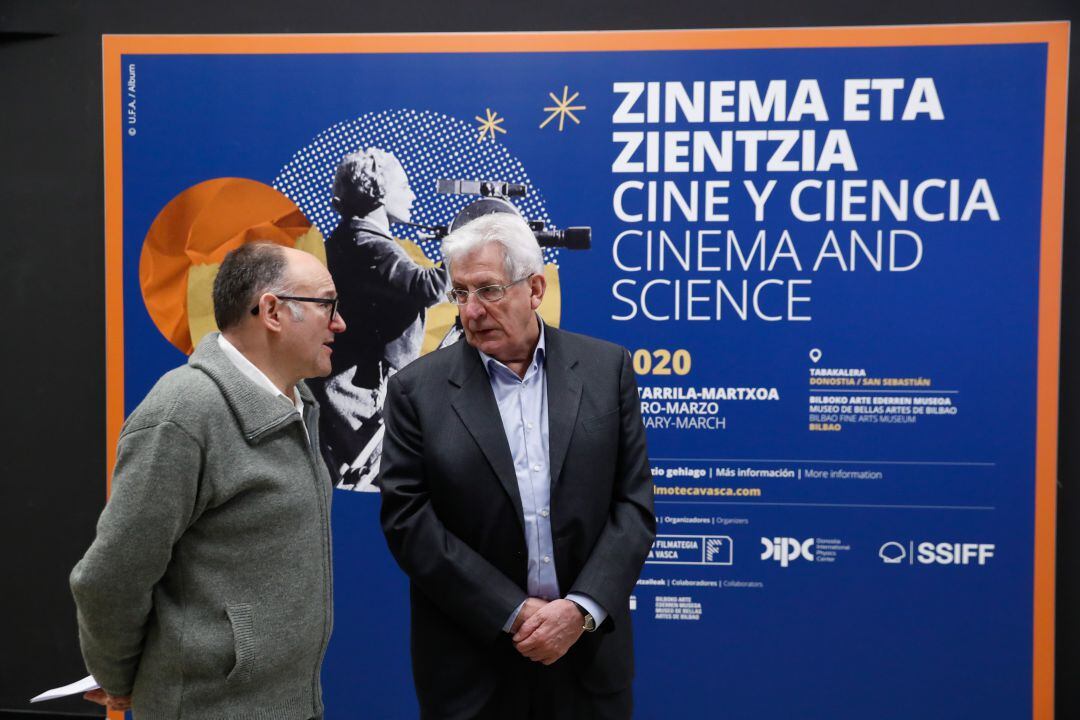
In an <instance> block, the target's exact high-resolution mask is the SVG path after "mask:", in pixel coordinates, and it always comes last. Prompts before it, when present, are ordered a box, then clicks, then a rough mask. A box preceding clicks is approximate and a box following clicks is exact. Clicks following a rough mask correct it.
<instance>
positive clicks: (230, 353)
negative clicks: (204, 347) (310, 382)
mask: <svg viewBox="0 0 1080 720" xmlns="http://www.w3.org/2000/svg"><path fill="white" fill-rule="evenodd" d="M217 341H218V347H220V348H221V351H222V352H223V353H225V357H227V358H229V360H231V361H232V364H233V365H235V366H236V369H237V370H239V371H240V372H241V373H243V375H244V377H246V378H247V379H248V380H251V382H253V383H255V384H256V385H258V386H259V387H261V388H263V389H264V390H266V391H267V392H268V393H270V394H271V395H274V396H275V397H276V396H280V397H282V398H285V400H286V401H288V402H291V403H292V405H293V407H295V408H296V412H298V413H300V417H301V419H302V418H303V417H304V401H303V400H301V399H300V393H299V391H297V389H296V386H293V391H292V392H293V396H292V398H289V397H288V396H287V395H286V394H285V393H283V392H281V390H279V389H278V386H277V385H275V384H274V383H272V382H270V378H268V377H266V374H265V373H264V372H263V371H262V370H260V369H259V368H258V367H256V366H255V363H253V362H251V361H250V360H248V359H247V358H246V357H244V353H242V352H240V351H239V350H237V349H236V346H235V345H233V344H232V343H231V342H229V341H228V340H226V339H225V336H224V335H218V339H217ZM304 434H305V435H307V433H304Z"/></svg>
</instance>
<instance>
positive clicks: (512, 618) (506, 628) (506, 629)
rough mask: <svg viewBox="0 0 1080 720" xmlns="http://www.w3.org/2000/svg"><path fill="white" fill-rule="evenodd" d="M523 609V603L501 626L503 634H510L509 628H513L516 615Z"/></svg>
mask: <svg viewBox="0 0 1080 720" xmlns="http://www.w3.org/2000/svg"><path fill="white" fill-rule="evenodd" d="M523 607H525V602H524V601H523V602H522V603H521V604H520V605H518V606H517V608H515V609H514V612H512V613H510V619H509V620H507V621H506V624H505V625H503V628H502V629H503V632H504V633H508V632H510V628H512V627H514V621H515V620H517V616H518V613H520V612H521V608H523Z"/></svg>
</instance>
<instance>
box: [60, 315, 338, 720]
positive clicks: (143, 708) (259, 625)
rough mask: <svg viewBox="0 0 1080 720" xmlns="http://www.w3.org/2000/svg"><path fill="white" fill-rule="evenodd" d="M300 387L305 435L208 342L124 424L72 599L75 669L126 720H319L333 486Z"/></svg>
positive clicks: (312, 412)
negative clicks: (115, 699)
mask: <svg viewBox="0 0 1080 720" xmlns="http://www.w3.org/2000/svg"><path fill="white" fill-rule="evenodd" d="M299 389H300V394H301V397H302V399H303V402H304V407H305V413H304V415H305V420H306V427H305V423H304V422H301V419H300V416H299V415H298V414H297V413H296V410H295V408H294V407H292V405H291V403H289V402H287V401H286V400H284V399H283V398H281V397H280V396H279V397H275V396H273V395H271V394H270V393H269V392H267V391H266V390H265V389H263V388H260V387H258V386H256V385H255V384H254V383H253V382H251V381H250V380H249V379H248V378H246V377H244V376H243V375H242V374H241V373H240V371H239V370H238V369H237V368H236V367H235V366H234V365H233V364H232V362H231V361H230V360H229V359H228V358H227V357H226V356H225V355H224V353H223V352H222V351H221V349H220V348H219V347H218V344H217V333H212V334H210V335H209V336H207V337H206V338H204V339H203V340H202V342H200V343H199V346H198V347H197V348H196V349H195V352H194V353H193V354H192V356H191V358H190V359H189V360H188V364H187V365H186V366H183V367H180V368H177V369H175V370H172V371H171V372H169V373H167V374H166V375H165V376H164V377H162V378H161V380H159V381H158V383H157V384H156V385H155V386H154V388H153V389H152V390H151V391H150V393H149V394H148V395H147V396H146V398H145V399H144V400H143V401H142V403H140V404H139V406H138V407H137V408H136V409H135V411H134V412H133V413H132V414H131V416H130V417H129V418H128V419H127V421H126V422H125V423H124V426H123V429H122V430H121V433H120V442H119V444H118V447H117V460H116V470H115V472H114V475H113V485H112V496H111V498H110V499H109V502H108V504H107V505H106V507H105V510H104V512H102V514H101V519H100V520H99V521H98V526H97V536H96V538H95V539H94V542H93V544H92V545H91V546H90V549H89V550H87V552H86V555H85V556H84V557H83V559H82V560H81V561H80V562H79V564H78V565H76V566H75V569H74V570H73V571H72V573H71V589H72V592H73V593H74V595H75V602H76V605H77V607H78V620H79V639H80V641H81V644H82V651H83V657H84V659H85V660H86V666H87V668H88V669H89V670H90V672H91V673H93V675H94V677H95V678H97V680H98V682H99V683H100V684H101V685H102V687H103V688H105V689H106V690H107V691H108V692H110V693H112V694H114V695H127V694H131V695H132V696H133V697H132V704H133V709H134V714H135V717H136V718H138V719H139V720H142V719H143V718H146V719H156V718H170V719H176V720H180V719H185V720H186V719H188V718H197V719H198V720H219V719H220V720H225V719H226V718H228V719H229V720H248V719H250V720H308V718H312V717H321V715H322V691H321V687H320V684H319V670H320V666H321V664H322V658H323V655H324V653H325V650H326V644H327V641H328V640H329V637H330V626H331V623H332V606H331V599H332V594H333V589H332V586H331V583H332V578H331V569H330V568H331V565H330V552H331V546H330V496H331V493H332V486H331V483H330V478H329V475H328V474H327V472H326V468H325V466H324V465H323V462H322V459H321V458H320V456H319V452H318V446H319V439H318V430H317V428H318V406H317V405H316V404H315V402H314V400H313V398H312V396H311V393H310V392H309V391H308V389H307V388H306V387H305V386H304V385H303V384H302V383H301V384H300V385H299ZM305 433H307V435H308V437H310V439H311V443H310V444H309V443H308V438H307V437H305ZM313 448H314V450H313Z"/></svg>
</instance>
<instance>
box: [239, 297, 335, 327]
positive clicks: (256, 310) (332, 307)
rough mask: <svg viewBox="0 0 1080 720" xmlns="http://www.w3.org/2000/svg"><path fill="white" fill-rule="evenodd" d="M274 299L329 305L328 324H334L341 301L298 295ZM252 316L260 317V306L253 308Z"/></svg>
mask: <svg viewBox="0 0 1080 720" xmlns="http://www.w3.org/2000/svg"><path fill="white" fill-rule="evenodd" d="M274 297H276V298H277V299H278V300H294V301H296V302H309V303H316V304H318V305H329V306H330V320H329V321H328V324H329V323H333V322H334V317H335V316H336V315H337V306H338V300H340V299H341V298H336V297H334V298H313V297H298V296H296V295H275V296H274ZM251 314H252V315H258V314H259V306H258V305H256V306H255V307H253V308H251Z"/></svg>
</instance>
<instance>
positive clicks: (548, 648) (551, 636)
mask: <svg viewBox="0 0 1080 720" xmlns="http://www.w3.org/2000/svg"><path fill="white" fill-rule="evenodd" d="M514 625H515V628H514V637H513V640H514V647H515V648H517V651H518V652H519V653H521V654H522V655H524V656H525V657H527V658H529V659H530V660H533V661H535V662H541V663H543V664H545V665H550V664H551V663H553V662H555V661H556V660H558V659H559V658H561V657H562V656H563V655H565V654H566V651H567V650H569V649H570V646H571V645H573V644H574V643H575V642H577V640H578V638H579V637H581V633H582V632H583V631H584V628H583V618H582V616H581V611H580V610H578V607H577V605H575V604H574V603H572V602H570V601H569V600H552V601H551V602H546V601H544V600H541V599H539V598H529V599H528V600H526V601H525V605H524V606H523V607H522V608H521V612H519V613H518V616H517V618H516V620H515V623H514Z"/></svg>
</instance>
